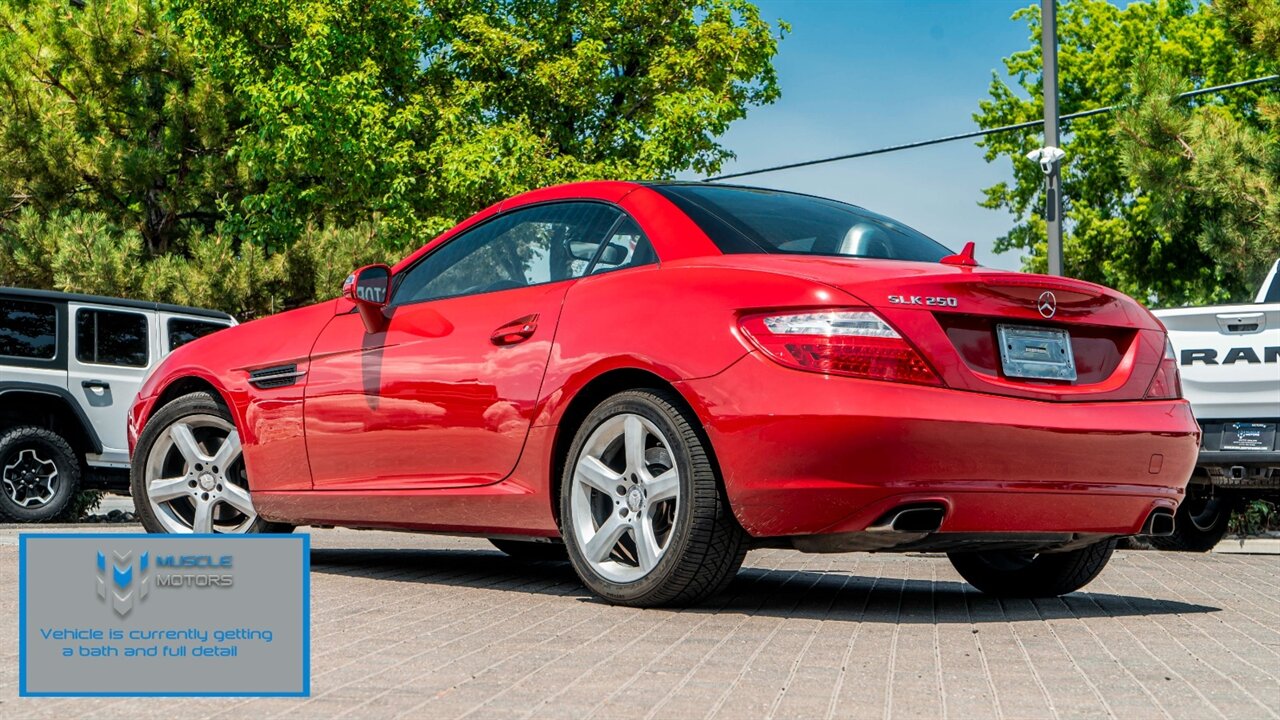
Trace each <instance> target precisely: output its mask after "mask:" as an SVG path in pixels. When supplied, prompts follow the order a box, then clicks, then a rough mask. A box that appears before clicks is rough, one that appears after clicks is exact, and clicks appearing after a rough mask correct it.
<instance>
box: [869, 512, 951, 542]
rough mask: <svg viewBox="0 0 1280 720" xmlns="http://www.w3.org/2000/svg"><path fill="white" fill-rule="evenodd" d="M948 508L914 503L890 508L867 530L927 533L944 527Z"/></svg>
mask: <svg viewBox="0 0 1280 720" xmlns="http://www.w3.org/2000/svg"><path fill="white" fill-rule="evenodd" d="M946 514H947V509H946V508H945V507H943V506H941V505H912V506H908V507H901V508H896V509H894V510H890V511H889V512H887V513H885V514H884V515H882V516H881V517H880V519H879V520H877V521H876V522H874V523H872V524H871V525H870V526H869V527H868V528H867V532H874V533H906V534H911V535H927V534H929V533H933V532H937V531H938V529H939V528H941V527H942V520H943V518H944V517H946Z"/></svg>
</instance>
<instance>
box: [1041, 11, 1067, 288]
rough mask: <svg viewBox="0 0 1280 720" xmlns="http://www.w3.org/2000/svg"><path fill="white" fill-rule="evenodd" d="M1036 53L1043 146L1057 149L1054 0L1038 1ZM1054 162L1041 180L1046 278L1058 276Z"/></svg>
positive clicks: (1059, 204)
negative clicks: (1041, 85)
mask: <svg viewBox="0 0 1280 720" xmlns="http://www.w3.org/2000/svg"><path fill="white" fill-rule="evenodd" d="M1040 53H1041V57H1042V58H1043V61H1044V144H1045V147H1047V148H1056V147H1058V11H1057V2H1056V0H1040ZM1058 166H1059V163H1058V162H1057V161H1056V160H1054V161H1053V162H1052V167H1051V168H1049V169H1048V170H1047V172H1046V173H1045V174H1046V176H1047V177H1046V178H1045V195H1046V198H1045V208H1044V219H1045V225H1046V230H1047V234H1048V240H1049V274H1050V275H1061V274H1062V191H1061V181H1062V176H1061V173H1060V172H1059V169H1058Z"/></svg>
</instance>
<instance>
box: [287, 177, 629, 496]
mask: <svg viewBox="0 0 1280 720" xmlns="http://www.w3.org/2000/svg"><path fill="white" fill-rule="evenodd" d="M622 217H623V216H622V213H621V212H620V211H619V210H617V209H615V208H613V207H612V206H609V205H606V204H603V203H594V202H558V203H550V204H544V205H537V206H533V207H526V208H520V209H516V210H512V211H509V212H505V213H501V214H499V215H497V216H495V217H494V218H492V219H490V220H488V221H486V222H485V223H483V224H481V225H479V226H477V227H475V228H471V229H469V230H468V231H466V232H465V233H462V234H460V235H459V236H457V237H455V238H452V239H451V240H449V242H447V243H445V244H444V245H443V246H441V247H440V248H437V249H435V250H433V251H432V252H431V253H430V254H428V255H427V256H425V257H424V258H423V259H422V260H420V261H419V262H418V263H417V264H415V265H413V266H411V267H409V268H407V269H405V270H403V271H401V272H400V273H397V275H396V277H394V278H393V291H392V298H391V302H390V304H389V306H388V308H387V311H386V312H387V315H388V318H389V319H388V323H387V325H386V327H385V329H384V330H383V331H381V332H378V333H374V334H370V333H368V332H366V330H365V327H364V325H363V323H362V322H361V319H360V317H359V315H358V314H357V313H354V312H352V313H347V314H341V315H338V316H336V317H335V318H334V319H333V321H332V322H330V323H329V325H327V326H326V327H325V329H324V331H322V332H321V334H320V337H319V338H318V339H317V341H316V344H315V346H314V348H313V349H312V354H311V363H310V367H309V370H308V373H309V374H308V377H307V389H306V402H305V410H304V415H305V418H306V439H307V454H308V458H309V460H310V465H311V474H312V481H313V485H314V487H315V488H316V489H317V490H350V489H413V488H447V487H465V486H473V485H482V484H488V483H493V482H497V481H499V480H501V479H502V478H504V477H505V476H506V475H507V474H509V473H510V472H511V470H512V469H513V468H514V467H515V464H516V461H517V460H518V459H519V457H520V452H521V450H522V448H523V446H524V442H525V438H526V436H527V434H528V430H529V425H530V422H531V421H532V415H533V410H534V406H535V403H536V402H537V399H538V391H539V389H540V386H541V383H542V378H543V373H544V372H545V370H546V366H547V359H548V357H549V355H550V352H551V346H552V340H553V338H554V336H555V330H556V323H557V321H558V318H559V314H560V306H561V303H562V301H563V298H564V294H565V292H566V290H567V289H568V287H569V285H570V284H571V283H572V282H573V280H574V279H576V278H578V277H581V276H582V275H583V274H585V273H586V272H587V271H588V270H589V269H590V267H591V265H592V263H593V262H594V261H595V259H596V255H598V254H599V250H600V245H601V244H602V240H603V238H605V237H606V236H607V234H608V232H609V230H610V229H611V228H612V227H613V226H614V225H615V224H616V223H617V222H619V220H620V218H622Z"/></svg>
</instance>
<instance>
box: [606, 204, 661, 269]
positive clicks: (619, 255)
mask: <svg viewBox="0 0 1280 720" xmlns="http://www.w3.org/2000/svg"><path fill="white" fill-rule="evenodd" d="M657 261H658V256H657V254H655V253H654V252H653V245H651V244H650V243H649V238H647V237H645V236H644V232H642V231H641V230H640V226H639V225H637V224H636V221H635V220H632V219H631V218H630V217H624V218H623V219H622V222H621V223H619V224H618V226H617V227H616V228H615V229H614V231H613V233H612V235H610V237H609V242H608V243H606V244H605V246H604V250H602V251H601V252H600V257H599V259H597V260H596V264H595V266H594V267H592V268H591V274H592V275H598V274H600V273H602V272H608V271H610V270H620V269H622V268H628V267H638V266H640V265H649V264H650V263H655V262H657Z"/></svg>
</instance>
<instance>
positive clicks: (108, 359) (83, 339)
mask: <svg viewBox="0 0 1280 720" xmlns="http://www.w3.org/2000/svg"><path fill="white" fill-rule="evenodd" d="M76 360H79V361H80V362H82V363H93V364H96V365H121V366H124V367H146V365H147V316H146V315H141V314H139V313H131V312H117V311H114V310H89V309H86V308H81V309H79V310H77V311H76Z"/></svg>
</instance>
